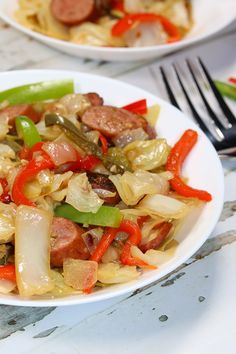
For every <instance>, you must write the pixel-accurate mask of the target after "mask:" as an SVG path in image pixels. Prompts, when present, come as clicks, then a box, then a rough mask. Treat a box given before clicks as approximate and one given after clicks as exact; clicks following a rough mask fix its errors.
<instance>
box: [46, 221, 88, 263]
mask: <svg viewBox="0 0 236 354" xmlns="http://www.w3.org/2000/svg"><path fill="white" fill-rule="evenodd" d="M83 233H84V230H83V229H82V228H81V227H79V226H78V225H77V224H75V223H74V222H73V221H70V220H68V219H65V218H61V217H54V218H53V222H52V233H51V253H50V257H51V265H52V266H53V267H61V266H62V265H63V260H64V259H65V258H74V259H88V258H89V256H90V253H89V251H88V249H87V247H86V245H85V243H84V240H83V238H82V237H81V235H82V234H83Z"/></svg>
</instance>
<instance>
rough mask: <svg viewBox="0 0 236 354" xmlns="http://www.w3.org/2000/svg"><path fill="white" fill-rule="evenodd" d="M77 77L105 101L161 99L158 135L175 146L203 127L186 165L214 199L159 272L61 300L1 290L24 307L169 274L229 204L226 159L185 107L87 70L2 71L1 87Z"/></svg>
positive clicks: (99, 296) (104, 294)
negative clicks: (224, 169) (226, 202)
mask: <svg viewBox="0 0 236 354" xmlns="http://www.w3.org/2000/svg"><path fill="white" fill-rule="evenodd" d="M60 78H72V79H74V82H75V87H76V91H77V92H82V93H85V92H89V91H93V92H98V93H99V94H100V95H101V96H102V97H104V99H105V103H107V104H111V105H117V106H122V105H125V104H128V103H130V102H132V101H135V100H138V99H141V98H146V99H147V102H148V105H152V104H155V103H158V104H160V106H161V112H160V116H159V119H158V124H157V127H156V129H157V133H158V136H161V137H165V138H167V140H168V143H169V144H170V145H173V144H174V143H175V142H176V141H177V140H178V139H179V137H180V136H181V134H182V133H183V132H184V131H185V130H186V129H188V128H192V129H195V130H197V131H198V132H199V140H198V143H197V145H196V146H195V147H194V149H193V151H192V152H191V155H190V156H189V157H188V158H187V160H186V162H185V164H184V170H183V174H184V176H186V177H188V178H189V183H190V185H192V186H194V187H196V188H202V189H206V190H208V191H209V192H210V193H211V194H212V196H213V201H212V202H210V203H207V204H206V205H205V206H204V207H203V208H202V209H201V210H197V211H196V212H195V213H194V214H193V215H191V216H190V217H189V219H188V220H186V222H185V224H184V226H183V228H182V229H181V230H180V231H179V233H178V235H177V236H176V238H177V239H178V241H179V242H180V244H179V246H178V248H177V251H176V254H175V256H174V257H173V258H172V259H171V260H170V261H169V262H168V263H166V264H164V265H163V266H161V267H160V268H159V269H157V270H155V271H147V272H145V273H144V274H143V275H142V276H141V277H140V278H139V279H138V280H136V281H132V282H129V283H126V284H121V285H114V286H111V287H107V288H103V289H100V290H98V291H95V292H94V293H92V294H90V295H79V296H78V295H77V296H75V295H73V296H68V297H65V298H57V299H45V298H44V299H40V298H36V297H35V298H33V299H27V298H20V297H19V296H16V295H5V296H4V295H0V303H2V304H9V305H20V306H65V305H73V304H82V303H89V302H96V301H100V300H105V299H108V298H112V297H114V296H118V295H122V294H125V293H128V292H131V291H134V290H136V289H137V288H140V287H143V286H145V285H147V284H150V283H152V282H154V281H155V280H158V279H160V278H161V277H163V276H165V275H166V274H168V273H169V272H171V271H172V270H174V269H175V268H176V267H178V266H179V265H180V264H182V263H183V262H185V261H186V260H187V259H188V258H189V257H191V255H193V253H194V252H196V251H197V250H198V248H199V247H200V246H201V245H202V244H203V243H204V241H205V240H206V239H207V237H208V236H209V235H210V233H211V232H212V230H213V229H214V226H215V224H216V222H217V220H218V218H219V215H220V212H221V209H222V204H223V189H224V180H223V172H222V167H221V163H220V161H219V158H218V155H217V154H216V151H215V149H214V148H213V146H212V145H211V143H210V142H209V140H208V139H207V138H206V136H205V135H204V134H203V133H202V131H201V130H199V128H198V127H197V126H196V125H195V124H194V123H193V122H192V121H191V120H189V119H188V117H186V116H185V115H184V114H183V113H182V112H180V111H179V110H177V109H176V108H174V107H173V106H171V105H170V104H169V103H167V102H165V101H163V100H161V99H160V98H157V97H155V96H154V95H152V94H150V93H148V92H146V91H144V90H142V89H139V88H136V87H135V86H131V85H128V84H125V83H122V82H120V81H116V80H112V79H108V78H104V77H101V76H94V75H89V74H81V73H76V72H72V71H56V70H55V71H53V70H26V71H12V72H5V73H0V91H1V90H4V89H7V88H10V87H14V86H19V85H22V84H26V83H31V82H38V81H42V80H50V79H60Z"/></svg>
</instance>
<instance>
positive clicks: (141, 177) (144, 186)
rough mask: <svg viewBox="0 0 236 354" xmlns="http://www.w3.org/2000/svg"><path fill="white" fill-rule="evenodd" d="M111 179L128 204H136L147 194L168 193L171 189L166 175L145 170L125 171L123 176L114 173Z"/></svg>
mask: <svg viewBox="0 0 236 354" xmlns="http://www.w3.org/2000/svg"><path fill="white" fill-rule="evenodd" d="M109 179H110V180H111V181H112V182H113V183H114V185H115V186H116V188H117V191H118V193H119V195H120V197H121V199H122V200H123V202H124V203H125V204H126V205H136V204H137V203H138V202H139V201H140V199H142V198H143V197H144V196H145V195H146V194H156V193H159V194H167V193H168V191H169V182H168V179H167V178H166V177H163V176H162V175H161V174H156V173H155V174H154V173H150V172H147V171H143V170H137V171H135V172H134V173H130V172H125V173H124V174H123V175H122V176H121V175H114V176H110V177H109Z"/></svg>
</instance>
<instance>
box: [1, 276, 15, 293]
mask: <svg viewBox="0 0 236 354" xmlns="http://www.w3.org/2000/svg"><path fill="white" fill-rule="evenodd" d="M15 287H16V283H14V282H13V281H10V280H6V279H0V294H9V293H10V292H12V291H13V290H14V289H15Z"/></svg>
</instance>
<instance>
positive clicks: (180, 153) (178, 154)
mask: <svg viewBox="0 0 236 354" xmlns="http://www.w3.org/2000/svg"><path fill="white" fill-rule="evenodd" d="M197 138H198V135H197V132H196V131H194V130H191V129H189V130H186V131H185V133H184V134H183V135H182V136H181V138H180V139H179V141H178V142H177V143H176V144H175V146H174V147H173V148H172V150H171V152H170V154H169V156H168V160H167V164H166V169H167V170H168V171H170V172H172V173H173V175H174V177H173V178H172V179H171V181H170V184H171V187H172V188H173V189H174V190H175V191H176V192H177V193H179V194H180V195H182V196H184V197H191V198H198V199H200V200H203V201H205V202H210V201H211V200H212V196H211V194H210V193H208V192H206V191H203V190H199V189H194V188H192V187H189V186H188V185H187V184H185V183H184V182H183V180H182V179H181V178H180V173H181V171H180V170H181V167H182V164H183V162H184V160H185V158H186V157H187V155H188V154H189V152H190V151H191V150H192V148H193V146H194V145H195V144H196V142H197Z"/></svg>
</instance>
